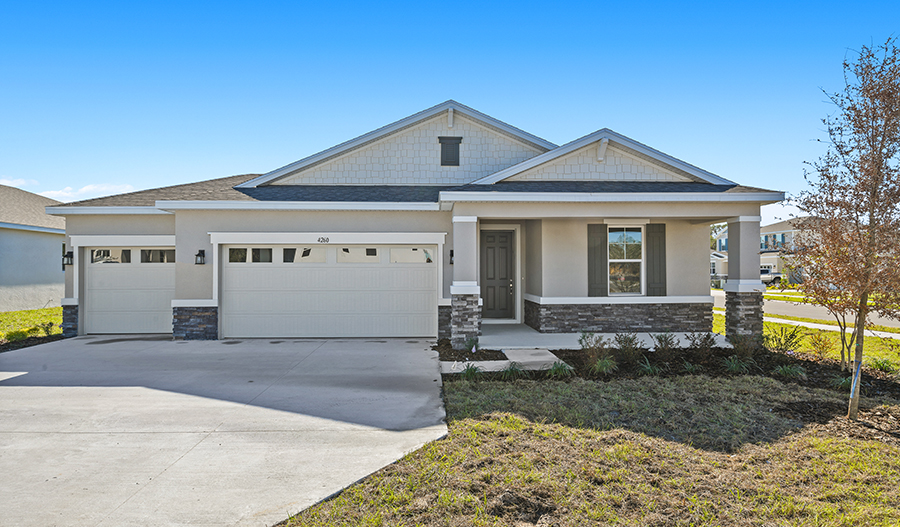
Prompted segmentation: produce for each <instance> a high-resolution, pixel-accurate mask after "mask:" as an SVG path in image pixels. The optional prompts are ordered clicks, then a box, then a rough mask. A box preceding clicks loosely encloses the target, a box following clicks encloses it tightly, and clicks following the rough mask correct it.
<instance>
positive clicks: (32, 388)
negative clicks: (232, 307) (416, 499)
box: [0, 336, 447, 527]
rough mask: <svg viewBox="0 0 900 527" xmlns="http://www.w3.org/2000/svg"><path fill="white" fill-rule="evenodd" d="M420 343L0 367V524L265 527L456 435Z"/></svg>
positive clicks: (103, 350)
mask: <svg viewBox="0 0 900 527" xmlns="http://www.w3.org/2000/svg"><path fill="white" fill-rule="evenodd" d="M430 344H431V343H430V342H428V341H426V340H403V339H394V340H389V339H379V340H374V339H373V340H327V341H325V340H274V339H273V340H243V341H238V340H224V341H211V342H173V341H172V340H171V337H162V336H157V337H143V338H132V337H103V336H97V337H78V338H75V339H67V340H62V341H58V342H53V343H49V344H44V345H41V346H35V347H31V348H25V349H21V350H17V351H12V352H7V353H0V525H4V526H6V525H9V526H32V525H33V526H41V527H45V526H52V525H66V526H115V527H123V526H125V527H127V526H148V525H153V526H158V525H191V526H227V525H252V526H268V525H273V524H275V523H278V522H280V521H282V520H284V519H286V518H287V517H288V516H289V515H291V514H293V513H296V512H297V511H299V510H302V509H304V508H306V507H308V506H309V505H311V504H314V503H316V502H317V501H319V500H321V499H323V498H325V497H327V496H329V495H331V494H333V493H334V492H336V491H338V490H340V489H342V488H345V487H347V486H348V485H350V484H352V483H353V482H355V481H357V480H359V479H360V478H363V477H365V476H366V475H368V474H370V473H372V472H374V471H376V470H378V469H380V468H382V467H384V466H386V465H388V464H390V463H392V462H394V461H396V460H397V459H399V458H400V457H402V456H403V455H404V454H406V453H408V452H410V451H413V450H415V449H417V448H419V447H420V446H422V445H423V444H424V443H426V442H429V441H432V440H435V439H438V438H440V437H442V436H443V435H445V434H446V430H447V429H446V425H445V424H444V409H443V403H442V401H441V398H440V386H441V379H440V375H439V374H438V372H439V370H438V358H437V353H435V352H434V351H432V350H431V349H430Z"/></svg>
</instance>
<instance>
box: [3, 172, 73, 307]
mask: <svg viewBox="0 0 900 527" xmlns="http://www.w3.org/2000/svg"><path fill="white" fill-rule="evenodd" d="M58 203H59V202H58V201H56V200H53V199H50V198H45V197H44V196H39V195H37V194H33V193H31V192H28V191H25V190H21V189H18V188H15V187H8V186H6V185H0V311H20V310H23V309H41V308H45V307H59V303H60V298H62V295H63V294H64V283H65V274H64V273H63V269H62V265H61V257H62V250H63V244H64V243H65V234H66V220H65V219H64V218H60V217H56V216H50V215H48V214H47V213H46V212H44V207H46V206H48V205H50V206H52V205H56V204H58Z"/></svg>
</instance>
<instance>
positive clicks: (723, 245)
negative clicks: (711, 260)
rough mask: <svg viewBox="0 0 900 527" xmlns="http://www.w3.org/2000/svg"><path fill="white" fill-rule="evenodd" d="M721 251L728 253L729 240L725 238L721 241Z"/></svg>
mask: <svg viewBox="0 0 900 527" xmlns="http://www.w3.org/2000/svg"><path fill="white" fill-rule="evenodd" d="M719 250H720V251H727V250H728V238H723V239H721V240H719Z"/></svg>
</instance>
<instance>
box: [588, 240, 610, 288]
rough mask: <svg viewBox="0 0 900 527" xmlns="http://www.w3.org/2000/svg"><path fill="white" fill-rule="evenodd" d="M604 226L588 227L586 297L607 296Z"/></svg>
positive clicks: (607, 279)
mask: <svg viewBox="0 0 900 527" xmlns="http://www.w3.org/2000/svg"><path fill="white" fill-rule="evenodd" d="M607 247H608V246H607V240H606V225H588V296H608V293H609V284H608V283H607V282H609V266H608V265H607V257H606V252H607V250H608V249H607Z"/></svg>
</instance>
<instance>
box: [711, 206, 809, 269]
mask: <svg viewBox="0 0 900 527" xmlns="http://www.w3.org/2000/svg"><path fill="white" fill-rule="evenodd" d="M807 219H808V218H791V219H789V220H785V221H779V222H777V223H772V224H770V225H764V226H762V227H760V232H759V268H760V269H761V270H762V269H768V270H769V271H772V272H774V273H785V274H786V276H787V277H788V279H789V280H790V282H791V283H795V282H796V279H795V277H793V276H792V275H791V274H790V273H789V270H788V269H787V267H786V265H785V264H786V262H785V259H786V257H787V256H789V255H790V254H791V253H792V252H793V250H794V240H797V239H798V236H800V227H801V222H803V221H805V220H807ZM715 245H716V248H717V249H718V250H717V251H712V252H711V253H710V260H709V262H710V263H709V265H710V274H711V275H713V276H718V277H725V276H727V275H728V229H722V230H721V231H720V232H719V233H718V234H717V235H716V237H715ZM714 269H715V271H713V270H714Z"/></svg>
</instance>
